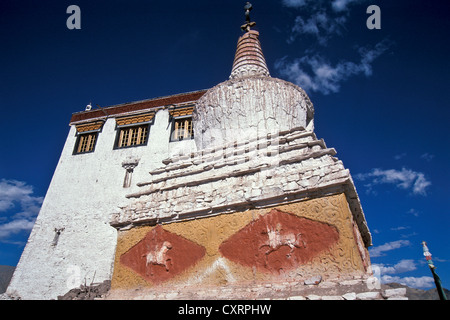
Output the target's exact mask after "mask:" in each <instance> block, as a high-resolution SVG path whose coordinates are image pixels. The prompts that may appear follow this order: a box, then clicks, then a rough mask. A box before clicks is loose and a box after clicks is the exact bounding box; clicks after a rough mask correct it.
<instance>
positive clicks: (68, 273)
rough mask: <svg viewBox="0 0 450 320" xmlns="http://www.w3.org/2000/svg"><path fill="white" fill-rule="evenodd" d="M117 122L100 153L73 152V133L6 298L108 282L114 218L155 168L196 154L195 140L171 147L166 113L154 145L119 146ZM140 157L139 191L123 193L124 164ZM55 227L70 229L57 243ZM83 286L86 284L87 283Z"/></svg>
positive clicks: (160, 115) (51, 294)
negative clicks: (182, 154)
mask: <svg viewBox="0 0 450 320" xmlns="http://www.w3.org/2000/svg"><path fill="white" fill-rule="evenodd" d="M115 125H116V124H115V119H114V118H110V119H107V121H106V122H105V124H104V126H103V129H102V131H101V132H100V133H99V135H98V140H97V144H96V146H95V151H94V152H92V153H87V154H78V155H73V150H74V146H75V142H76V135H75V133H76V130H75V127H74V126H72V127H71V128H70V131H69V134H68V137H67V140H66V143H65V145H64V148H63V151H62V154H61V157H60V159H59V162H58V165H57V167H56V170H55V172H54V175H53V178H52V180H51V183H50V186H49V189H48V191H47V194H46V196H45V199H44V202H43V204H42V207H41V210H40V213H39V215H38V217H37V219H36V223H35V225H34V227H33V229H32V232H31V234H30V237H29V239H28V243H27V245H26V247H25V249H24V251H23V254H22V257H21V259H20V261H19V263H18V265H17V268H16V271H15V273H14V275H13V278H12V280H11V283H10V285H9V287H8V290H7V293H8V294H10V295H13V296H16V297H20V298H22V299H56V298H57V296H58V295H63V294H65V293H66V292H67V291H69V290H70V289H71V288H72V287H76V286H78V285H80V284H84V283H85V282H86V283H87V284H90V283H91V282H92V281H93V282H95V283H98V282H102V281H104V280H108V279H110V278H111V276H112V271H113V270H112V268H113V262H114V255H115V247H116V242H117V233H116V230H115V229H114V228H113V227H111V226H110V225H109V221H110V213H111V212H114V211H115V209H116V208H117V205H118V204H120V203H128V201H130V200H129V199H127V198H126V197H125V195H126V194H129V193H132V192H134V191H136V190H137V189H136V188H137V187H136V183H137V182H140V181H145V180H148V178H149V173H148V172H149V171H151V170H152V169H155V168H157V167H161V165H162V162H161V161H162V160H163V159H165V158H167V157H169V156H171V155H173V154H176V153H179V151H180V150H184V152H190V151H195V143H194V141H193V140H187V141H179V142H171V143H169V137H170V130H171V125H170V124H169V113H168V111H167V110H159V111H158V112H157V113H156V115H155V121H154V124H152V125H151V126H150V134H149V141H148V144H147V146H139V147H132V148H126V149H115V150H114V149H113V147H114V141H115V138H116V130H115ZM128 158H137V159H139V164H138V166H137V167H136V168H135V169H134V172H133V177H132V186H131V187H130V188H123V180H124V177H125V169H124V168H123V167H122V162H123V161H125V160H126V159H128ZM55 228H64V231H62V233H61V235H60V237H59V241H58V243H57V245H56V246H53V245H52V241H53V239H54V236H55ZM80 282H81V283H80Z"/></svg>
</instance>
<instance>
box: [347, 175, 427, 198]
mask: <svg viewBox="0 0 450 320" xmlns="http://www.w3.org/2000/svg"><path fill="white" fill-rule="evenodd" d="M355 178H356V179H358V180H361V181H364V180H370V182H369V183H368V184H366V185H365V186H366V187H368V188H369V189H370V188H372V187H373V186H374V185H378V184H394V185H395V186H396V187H398V188H400V189H412V192H413V194H416V195H417V194H418V195H426V189H427V188H428V187H429V186H430V185H431V182H430V181H428V180H427V179H426V178H425V175H424V174H423V173H421V172H416V171H413V170H410V169H405V168H402V169H401V170H396V169H388V170H381V169H378V168H376V169H373V170H372V171H371V172H369V173H363V174H357V175H355Z"/></svg>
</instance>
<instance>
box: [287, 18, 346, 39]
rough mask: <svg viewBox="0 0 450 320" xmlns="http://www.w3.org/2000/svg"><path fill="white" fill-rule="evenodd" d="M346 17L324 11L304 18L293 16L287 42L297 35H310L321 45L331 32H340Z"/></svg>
mask: <svg viewBox="0 0 450 320" xmlns="http://www.w3.org/2000/svg"><path fill="white" fill-rule="evenodd" d="M346 20H347V18H346V17H345V16H339V17H331V16H329V15H328V14H327V13H326V12H325V11H318V12H316V13H313V14H311V15H309V16H308V18H307V19H304V18H303V17H301V16H298V17H297V18H295V23H294V26H293V27H292V30H291V31H292V33H291V36H290V37H289V38H288V43H292V42H294V41H295V39H296V38H297V37H298V36H299V35H312V36H314V37H316V38H317V41H318V42H319V44H321V45H326V44H327V42H328V40H329V38H330V37H331V36H332V35H333V34H341V31H342V30H343V27H344V24H345V22H346Z"/></svg>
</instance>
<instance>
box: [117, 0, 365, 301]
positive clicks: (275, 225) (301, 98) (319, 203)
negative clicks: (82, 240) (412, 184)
mask: <svg viewBox="0 0 450 320" xmlns="http://www.w3.org/2000/svg"><path fill="white" fill-rule="evenodd" d="M250 10H251V5H250V6H249V4H247V6H246V17H247V19H246V20H247V21H246V23H245V24H244V25H243V26H242V30H243V31H244V34H243V35H242V36H241V37H240V38H239V40H238V42H237V50H236V54H235V59H234V62H233V66H232V71H231V75H230V77H229V79H228V80H226V81H224V82H222V83H220V84H218V85H216V86H214V87H213V88H211V89H209V90H207V91H206V92H205V93H204V94H203V95H202V96H201V97H200V98H199V99H198V100H197V101H196V103H195V107H194V110H193V127H194V139H195V145H196V148H197V150H196V151H194V152H191V153H187V154H180V155H177V156H173V157H169V158H167V159H165V160H163V165H161V166H160V167H159V168H156V169H153V170H151V171H150V172H149V177H148V178H147V179H144V181H141V182H139V183H138V184H137V186H138V187H139V190H138V191H137V192H133V193H130V194H128V195H127V199H128V200H129V203H128V204H126V205H123V206H120V207H118V208H117V210H116V212H114V213H113V215H112V219H111V222H110V223H111V225H112V226H114V227H115V228H116V229H117V230H118V232H119V234H118V242H117V247H116V257H115V263H114V274H113V278H112V297H114V293H120V292H122V294H123V292H127V290H129V289H131V288H136V287H139V288H143V289H142V290H143V291H142V292H141V293H142V294H143V296H147V297H150V296H152V297H154V296H158V294H160V296H162V297H167V296H168V295H169V296H170V297H172V298H174V297H175V298H184V299H192V298H200V299H202V298H263V297H264V296H265V295H266V296H269V295H270V294H272V296H273V292H271V290H272V289H271V288H273V287H274V286H276V285H279V286H284V287H283V288H284V289H282V290H284V292H285V293H286V292H293V290H294V289H295V288H296V289H295V290H300V289H299V287H298V284H299V283H302V284H303V281H305V279H309V278H311V277H313V278H314V277H315V279H317V278H319V279H320V280H319V281H323V280H327V279H341V280H342V279H353V280H354V279H365V278H367V277H368V276H369V275H370V274H369V272H370V259H369V255H368V251H367V247H368V246H370V245H371V235H370V232H369V230H368V227H367V224H366V220H365V217H364V214H363V211H362V208H361V205H360V202H359V198H358V195H357V192H356V189H355V186H354V183H353V180H352V178H351V175H350V172H349V170H348V169H346V168H345V167H344V165H343V163H342V161H340V160H339V159H338V158H336V157H335V155H336V151H335V149H333V148H328V147H327V146H326V144H325V142H324V140H323V139H317V137H316V135H315V133H314V108H313V104H312V103H311V101H310V99H309V97H308V95H307V94H306V93H305V91H304V90H303V89H301V88H300V87H298V86H297V85H294V84H292V83H290V82H287V81H284V80H281V79H276V78H273V77H271V76H270V73H269V69H268V67H267V64H266V62H265V59H264V55H263V51H262V48H261V44H260V42H259V39H258V36H259V33H258V32H257V31H255V30H252V29H251V28H252V27H254V26H255V23H254V22H251V21H250V16H249V11H250ZM330 281H331V280H330ZM317 283H318V282H317ZM317 283H316V284H317ZM295 286H297V287H295ZM199 288H200V289H199ZM251 288H254V290H250V289H251ZM128 292H129V291H128ZM169 292H172V293H173V292H177V294H175V295H173V294H172V295H170V293H169ZM163 293H164V294H166V295H164V294H163ZM286 294H287V293H286ZM117 296H118V297H123V296H120V295H117Z"/></svg>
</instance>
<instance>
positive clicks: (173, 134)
mask: <svg viewBox="0 0 450 320" xmlns="http://www.w3.org/2000/svg"><path fill="white" fill-rule="evenodd" d="M180 124H182V125H181V128H180ZM186 126H187V127H188V128H187V129H186ZM186 132H187V135H185V133H186ZM192 139H194V123H193V121H192V115H186V116H181V117H174V118H172V128H171V130H170V140H169V141H170V142H175V141H183V140H192Z"/></svg>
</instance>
